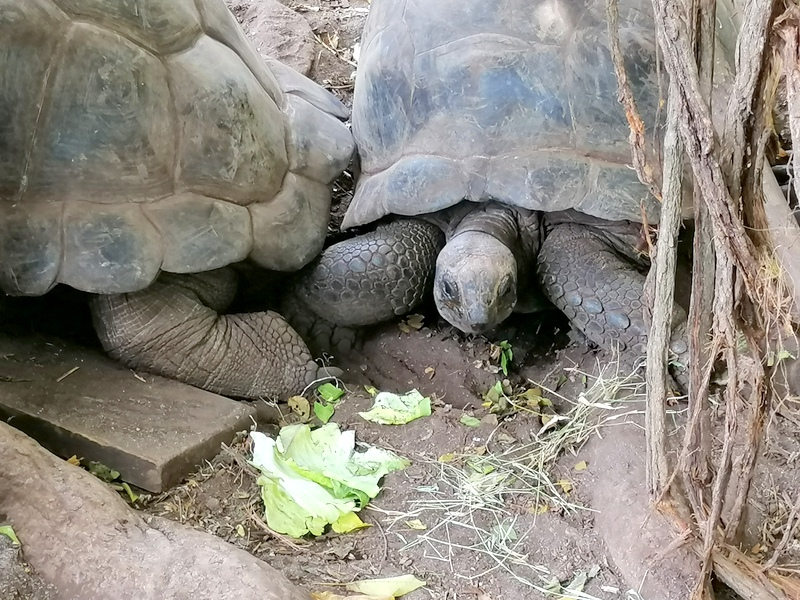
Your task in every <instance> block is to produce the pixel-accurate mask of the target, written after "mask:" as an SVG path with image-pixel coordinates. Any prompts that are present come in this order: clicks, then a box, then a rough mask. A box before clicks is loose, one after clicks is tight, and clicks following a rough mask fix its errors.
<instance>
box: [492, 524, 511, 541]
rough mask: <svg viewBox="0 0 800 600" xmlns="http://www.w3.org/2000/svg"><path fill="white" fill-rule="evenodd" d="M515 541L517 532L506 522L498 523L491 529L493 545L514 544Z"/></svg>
mask: <svg viewBox="0 0 800 600" xmlns="http://www.w3.org/2000/svg"><path fill="white" fill-rule="evenodd" d="M516 540H517V532H516V531H514V527H513V526H512V525H511V523H509V522H508V521H504V522H502V523H498V524H497V525H495V526H494V527H492V541H493V542H494V543H495V545H500V544H505V543H506V542H514V541H516Z"/></svg>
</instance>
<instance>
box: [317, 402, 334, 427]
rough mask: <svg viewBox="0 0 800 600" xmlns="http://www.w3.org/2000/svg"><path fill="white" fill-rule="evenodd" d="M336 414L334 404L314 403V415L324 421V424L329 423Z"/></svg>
mask: <svg viewBox="0 0 800 600" xmlns="http://www.w3.org/2000/svg"><path fill="white" fill-rule="evenodd" d="M334 412H336V409H335V408H334V406H333V404H328V403H327V402H314V415H316V417H317V418H318V419H319V420H320V421H322V422H323V423H327V422H328V421H330V420H331V417H332V416H333V413H334Z"/></svg>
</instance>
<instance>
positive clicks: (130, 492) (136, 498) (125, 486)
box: [122, 481, 139, 504]
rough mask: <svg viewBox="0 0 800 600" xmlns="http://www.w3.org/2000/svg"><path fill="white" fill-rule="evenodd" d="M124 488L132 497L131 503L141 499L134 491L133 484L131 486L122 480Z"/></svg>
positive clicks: (129, 496)
mask: <svg viewBox="0 0 800 600" xmlns="http://www.w3.org/2000/svg"><path fill="white" fill-rule="evenodd" d="M122 489H123V490H125V493H126V494H128V498H130V499H131V504H133V503H134V502H136V501H137V500H138V499H139V496H138V495H136V494H134V493H133V490H132V489H131V486H129V485H128V484H127V483H125V482H124V481H123V482H122Z"/></svg>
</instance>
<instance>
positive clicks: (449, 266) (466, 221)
mask: <svg viewBox="0 0 800 600" xmlns="http://www.w3.org/2000/svg"><path fill="white" fill-rule="evenodd" d="M517 217H518V215H517V211H516V210H514V209H512V208H510V207H508V206H504V205H500V204H494V203H491V204H480V205H476V208H475V209H474V210H472V211H471V212H469V213H468V214H466V216H464V217H463V218H462V219H461V220H460V222H458V224H457V225H455V227H453V228H451V231H450V235H449V236H448V237H449V239H448V242H447V244H446V245H445V247H444V248H443V249H442V251H441V252H440V253H439V257H438V259H437V261H436V276H435V279H434V294H433V295H434V299H435V301H436V306H437V308H438V309H439V314H441V315H442V317H444V318H445V319H446V320H447V321H448V322H449V323H450V324H452V325H453V326H454V327H457V328H458V329H460V330H461V331H463V332H465V333H485V332H487V331H489V330H491V329H494V328H495V327H496V326H497V325H499V324H500V323H501V322H503V321H504V320H505V319H506V318H508V316H509V315H510V314H511V313H512V312H513V311H514V307H515V306H516V303H517V290H518V289H520V287H521V286H522V285H524V281H522V279H523V276H524V274H526V273H527V272H528V271H529V268H528V267H529V265H528V263H529V262H530V260H531V257H530V256H529V252H527V251H526V250H525V244H524V243H523V241H522V235H521V231H520V224H519V220H518V218H517Z"/></svg>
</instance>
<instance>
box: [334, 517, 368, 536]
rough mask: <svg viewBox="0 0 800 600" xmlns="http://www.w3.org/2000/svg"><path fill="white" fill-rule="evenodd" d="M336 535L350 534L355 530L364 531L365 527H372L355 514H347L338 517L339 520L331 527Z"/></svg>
mask: <svg viewBox="0 0 800 600" xmlns="http://www.w3.org/2000/svg"><path fill="white" fill-rule="evenodd" d="M331 527H332V528H333V530H334V531H335V532H336V533H350V532H351V531H356V530H357V529H364V528H365V527H372V525H370V524H369V523H364V521H362V520H361V519H360V518H359V516H358V515H357V514H356V513H352V512H351V513H347V514H344V515H342V516H341V517H339V519H338V520H337V521H336V522H335V523H334V524H333V525H331Z"/></svg>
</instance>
